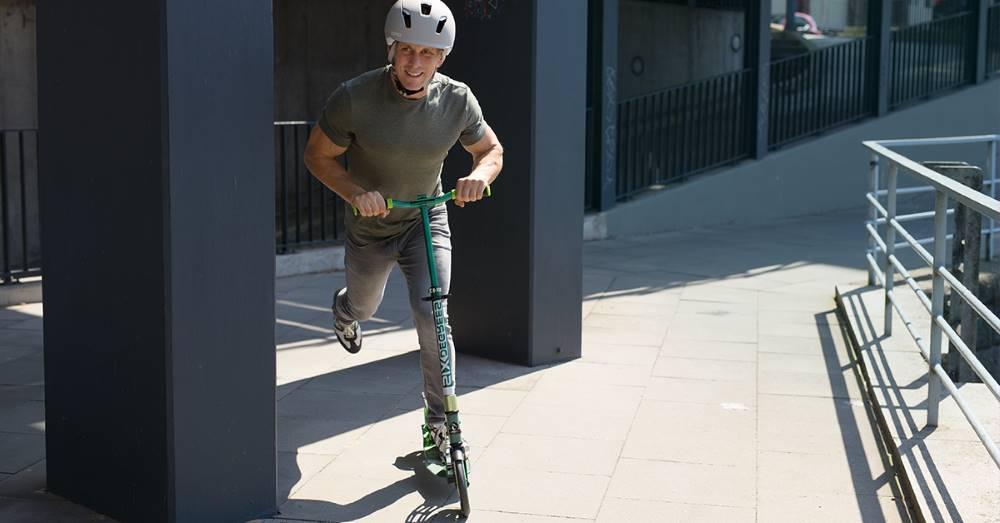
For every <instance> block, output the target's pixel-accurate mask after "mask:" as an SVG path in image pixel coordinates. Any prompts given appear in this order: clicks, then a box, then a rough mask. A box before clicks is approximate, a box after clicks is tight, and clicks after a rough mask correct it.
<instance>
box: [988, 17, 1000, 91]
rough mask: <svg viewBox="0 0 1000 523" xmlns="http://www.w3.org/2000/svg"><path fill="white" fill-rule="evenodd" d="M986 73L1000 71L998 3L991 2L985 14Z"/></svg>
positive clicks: (991, 73)
mask: <svg viewBox="0 0 1000 523" xmlns="http://www.w3.org/2000/svg"><path fill="white" fill-rule="evenodd" d="M986 24H987V33H986V74H988V75H990V76H993V75H996V74H997V73H1000V3H998V2H996V1H995V2H993V5H992V6H990V9H989V14H988V15H987V22H986Z"/></svg>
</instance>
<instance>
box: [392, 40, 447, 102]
mask: <svg viewBox="0 0 1000 523" xmlns="http://www.w3.org/2000/svg"><path fill="white" fill-rule="evenodd" d="M393 61H394V63H395V66H396V77H397V78H399V83H401V84H403V87H405V88H407V89H409V90H410V91H418V90H420V89H422V88H424V87H426V86H427V84H428V83H430V81H431V78H432V77H433V76H434V72H435V71H437V68H438V67H441V64H443V63H444V51H443V50H441V49H437V48H434V47H424V46H420V45H415V44H408V43H406V42H398V43H397V44H396V56H395V58H394V60H393Z"/></svg>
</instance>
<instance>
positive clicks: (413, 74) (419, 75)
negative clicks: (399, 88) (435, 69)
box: [403, 71, 424, 78]
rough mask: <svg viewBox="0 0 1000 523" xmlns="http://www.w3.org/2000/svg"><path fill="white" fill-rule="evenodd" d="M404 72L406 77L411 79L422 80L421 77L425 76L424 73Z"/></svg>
mask: <svg viewBox="0 0 1000 523" xmlns="http://www.w3.org/2000/svg"><path fill="white" fill-rule="evenodd" d="M403 72H404V73H405V74H406V76H407V77H409V78H420V77H421V76H423V75H424V73H411V72H409V71H403Z"/></svg>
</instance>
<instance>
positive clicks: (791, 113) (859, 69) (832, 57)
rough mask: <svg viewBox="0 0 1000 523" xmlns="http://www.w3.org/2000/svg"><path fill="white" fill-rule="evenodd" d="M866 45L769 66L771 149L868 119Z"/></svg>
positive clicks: (828, 50) (830, 49) (840, 46)
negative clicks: (866, 117) (855, 121)
mask: <svg viewBox="0 0 1000 523" xmlns="http://www.w3.org/2000/svg"><path fill="white" fill-rule="evenodd" d="M868 41H869V40H868V39H865V38H860V39H857V40H854V41H851V42H847V43H843V44H838V45H835V46H832V47H828V48H826V49H822V50H819V51H814V52H811V53H807V54H803V55H800V56H795V57H791V58H785V59H782V60H777V61H774V62H771V88H770V120H769V136H768V144H769V146H770V147H771V148H772V149H773V148H777V147H780V146H782V145H784V144H787V143H789V142H792V141H794V140H797V139H800V138H803V137H806V136H810V135H813V134H816V133H819V132H822V131H825V130H827V129H830V128H833V127H836V126H838V125H843V124H845V123H848V122H852V121H854V120H858V119H860V118H863V117H865V116H867V115H868V114H870V110H869V108H868V107H867V105H868V104H866V103H865V101H866V96H865V95H866V89H865V67H866V63H867V60H866V52H867V49H868Z"/></svg>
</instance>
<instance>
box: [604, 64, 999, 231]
mask: <svg viewBox="0 0 1000 523" xmlns="http://www.w3.org/2000/svg"><path fill="white" fill-rule="evenodd" d="M997 99H1000V80H993V81H990V82H987V83H985V84H982V85H980V86H976V87H969V88H966V89H963V90H961V91H958V92H956V93H953V94H951V95H948V96H943V97H941V98H939V99H936V100H933V101H929V102H925V103H923V104H920V105H916V106H913V107H911V108H908V109H905V110H902V111H899V112H895V113H891V114H889V115H888V116H885V117H883V118H879V119H873V120H867V121H864V122H862V123H859V124H857V125H854V126H851V127H847V128H841V129H838V130H836V131H835V132H833V133H831V134H829V135H827V136H821V137H818V138H815V139H813V140H811V141H808V142H805V143H802V144H799V145H794V146H792V147H789V148H787V149H783V150H779V151H776V152H774V153H772V154H770V155H768V156H766V157H765V158H764V159H762V160H760V161H748V162H744V163H742V164H738V165H736V166H734V167H731V168H727V169H724V170H720V171H718V172H716V173H712V174H705V175H701V176H699V177H696V178H695V179H693V180H691V181H690V182H687V183H682V184H678V185H673V186H668V187H667V188H666V189H663V190H661V191H659V192H656V193H653V194H651V195H649V196H645V197H641V198H639V199H636V200H634V201H632V202H628V203H622V204H619V205H617V206H616V207H614V208H612V209H610V210H609V211H606V212H604V213H601V214H599V215H595V216H591V217H589V220H590V223H589V225H588V230H589V231H591V232H589V233H588V234H589V235H590V236H591V237H593V236H604V234H603V232H600V233H595V232H593V231H603V230H606V235H607V236H625V235H632V234H645V233H653V232H662V231H669V230H679V229H688V228H693V227H703V226H713V225H725V224H731V223H742V224H748V223H763V222H767V221H771V220H775V219H780V218H789V217H794V216H802V215H807V214H815V213H822V212H828V211H833V210H838V209H848V208H857V207H862V206H863V205H865V198H864V194H865V192H866V191H867V190H868V183H869V182H868V161H869V158H870V156H869V154H868V152H867V149H865V148H864V147H863V146H862V145H861V142H862V141H864V140H883V139H894V138H929V137H936V136H959V135H977V134H995V133H1000V104H997V103H996V100H997ZM906 154H907V155H908V156H910V157H912V158H914V159H915V160H918V161H924V160H962V161H967V162H969V163H972V164H974V165H979V166H983V165H984V163H985V159H986V147H985V146H976V147H972V146H950V147H932V148H924V149H907V150H906ZM906 178H908V177H906V176H901V177H900V185H904V184H908V183H910V181H909V180H907V179H906Z"/></svg>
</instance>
